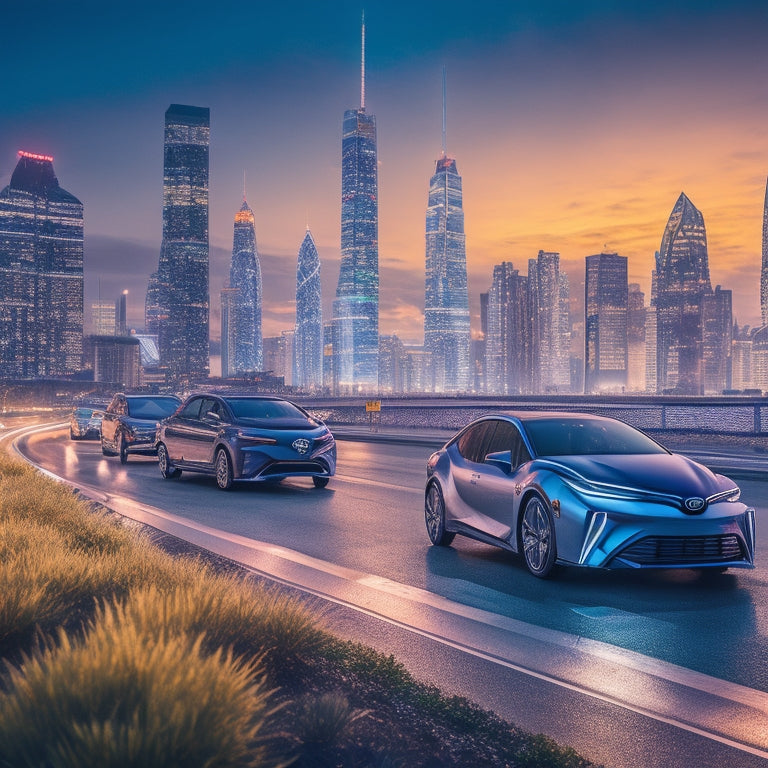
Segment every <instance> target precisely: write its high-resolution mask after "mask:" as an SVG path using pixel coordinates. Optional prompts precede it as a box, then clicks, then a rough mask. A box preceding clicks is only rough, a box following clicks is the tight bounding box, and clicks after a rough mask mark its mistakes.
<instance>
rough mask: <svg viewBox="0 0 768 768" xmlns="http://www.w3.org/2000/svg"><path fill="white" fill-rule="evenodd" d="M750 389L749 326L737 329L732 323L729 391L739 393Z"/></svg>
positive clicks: (751, 384) (750, 350)
mask: <svg viewBox="0 0 768 768" xmlns="http://www.w3.org/2000/svg"><path fill="white" fill-rule="evenodd" d="M752 387H753V383H752V338H751V337H750V333H749V326H745V327H744V328H739V326H738V325H736V324H735V323H734V326H733V341H732V342H731V389H734V390H736V391H738V392H740V391H743V390H745V389H751V388H752Z"/></svg>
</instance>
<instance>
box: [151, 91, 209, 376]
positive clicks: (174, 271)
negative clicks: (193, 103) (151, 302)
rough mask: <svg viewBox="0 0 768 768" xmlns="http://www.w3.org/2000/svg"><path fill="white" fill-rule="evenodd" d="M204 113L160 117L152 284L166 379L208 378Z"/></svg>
mask: <svg viewBox="0 0 768 768" xmlns="http://www.w3.org/2000/svg"><path fill="white" fill-rule="evenodd" d="M209 137H210V110H209V109H208V108H207V107H190V106H185V105H182V104H171V106H170V107H169V108H168V110H167V112H166V113H165V152H164V171H163V244H162V248H161V251H160V266H159V269H158V284H159V291H160V304H161V311H160V312H159V316H160V322H159V327H158V335H159V345H160V359H161V365H162V366H163V367H164V368H165V369H166V370H167V373H168V377H169V379H170V380H172V381H178V380H180V379H186V378H189V377H198V378H199V377H206V376H207V375H208V323H209V319H208V314H209V298H208V144H209Z"/></svg>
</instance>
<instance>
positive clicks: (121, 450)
mask: <svg viewBox="0 0 768 768" xmlns="http://www.w3.org/2000/svg"><path fill="white" fill-rule="evenodd" d="M117 455H118V456H119V457H120V463H121V464H127V463H128V445H127V444H126V442H125V435H123V433H122V432H118V433H117Z"/></svg>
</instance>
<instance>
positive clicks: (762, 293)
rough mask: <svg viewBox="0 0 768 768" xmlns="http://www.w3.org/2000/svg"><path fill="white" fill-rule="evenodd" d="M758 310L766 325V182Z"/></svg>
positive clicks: (767, 205) (767, 261)
mask: <svg viewBox="0 0 768 768" xmlns="http://www.w3.org/2000/svg"><path fill="white" fill-rule="evenodd" d="M760 311H761V313H762V316H763V325H768V182H766V185H765V202H764V203H763V262H762V268H761V270H760Z"/></svg>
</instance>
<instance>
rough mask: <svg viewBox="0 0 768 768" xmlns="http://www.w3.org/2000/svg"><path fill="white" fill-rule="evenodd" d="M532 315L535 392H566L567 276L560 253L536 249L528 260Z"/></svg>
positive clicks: (569, 383)
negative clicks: (535, 254) (535, 252)
mask: <svg viewBox="0 0 768 768" xmlns="http://www.w3.org/2000/svg"><path fill="white" fill-rule="evenodd" d="M528 283H529V290H530V294H531V299H530V301H531V310H530V311H531V317H532V318H533V381H532V391H533V393H534V394H546V393H549V392H568V391H569V390H570V386H571V370H570V367H571V366H570V346H571V342H570V308H569V302H568V295H569V289H568V277H567V275H566V274H565V273H564V272H561V271H560V254H559V253H553V252H550V251H539V254H538V256H537V258H536V259H529V260H528Z"/></svg>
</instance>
